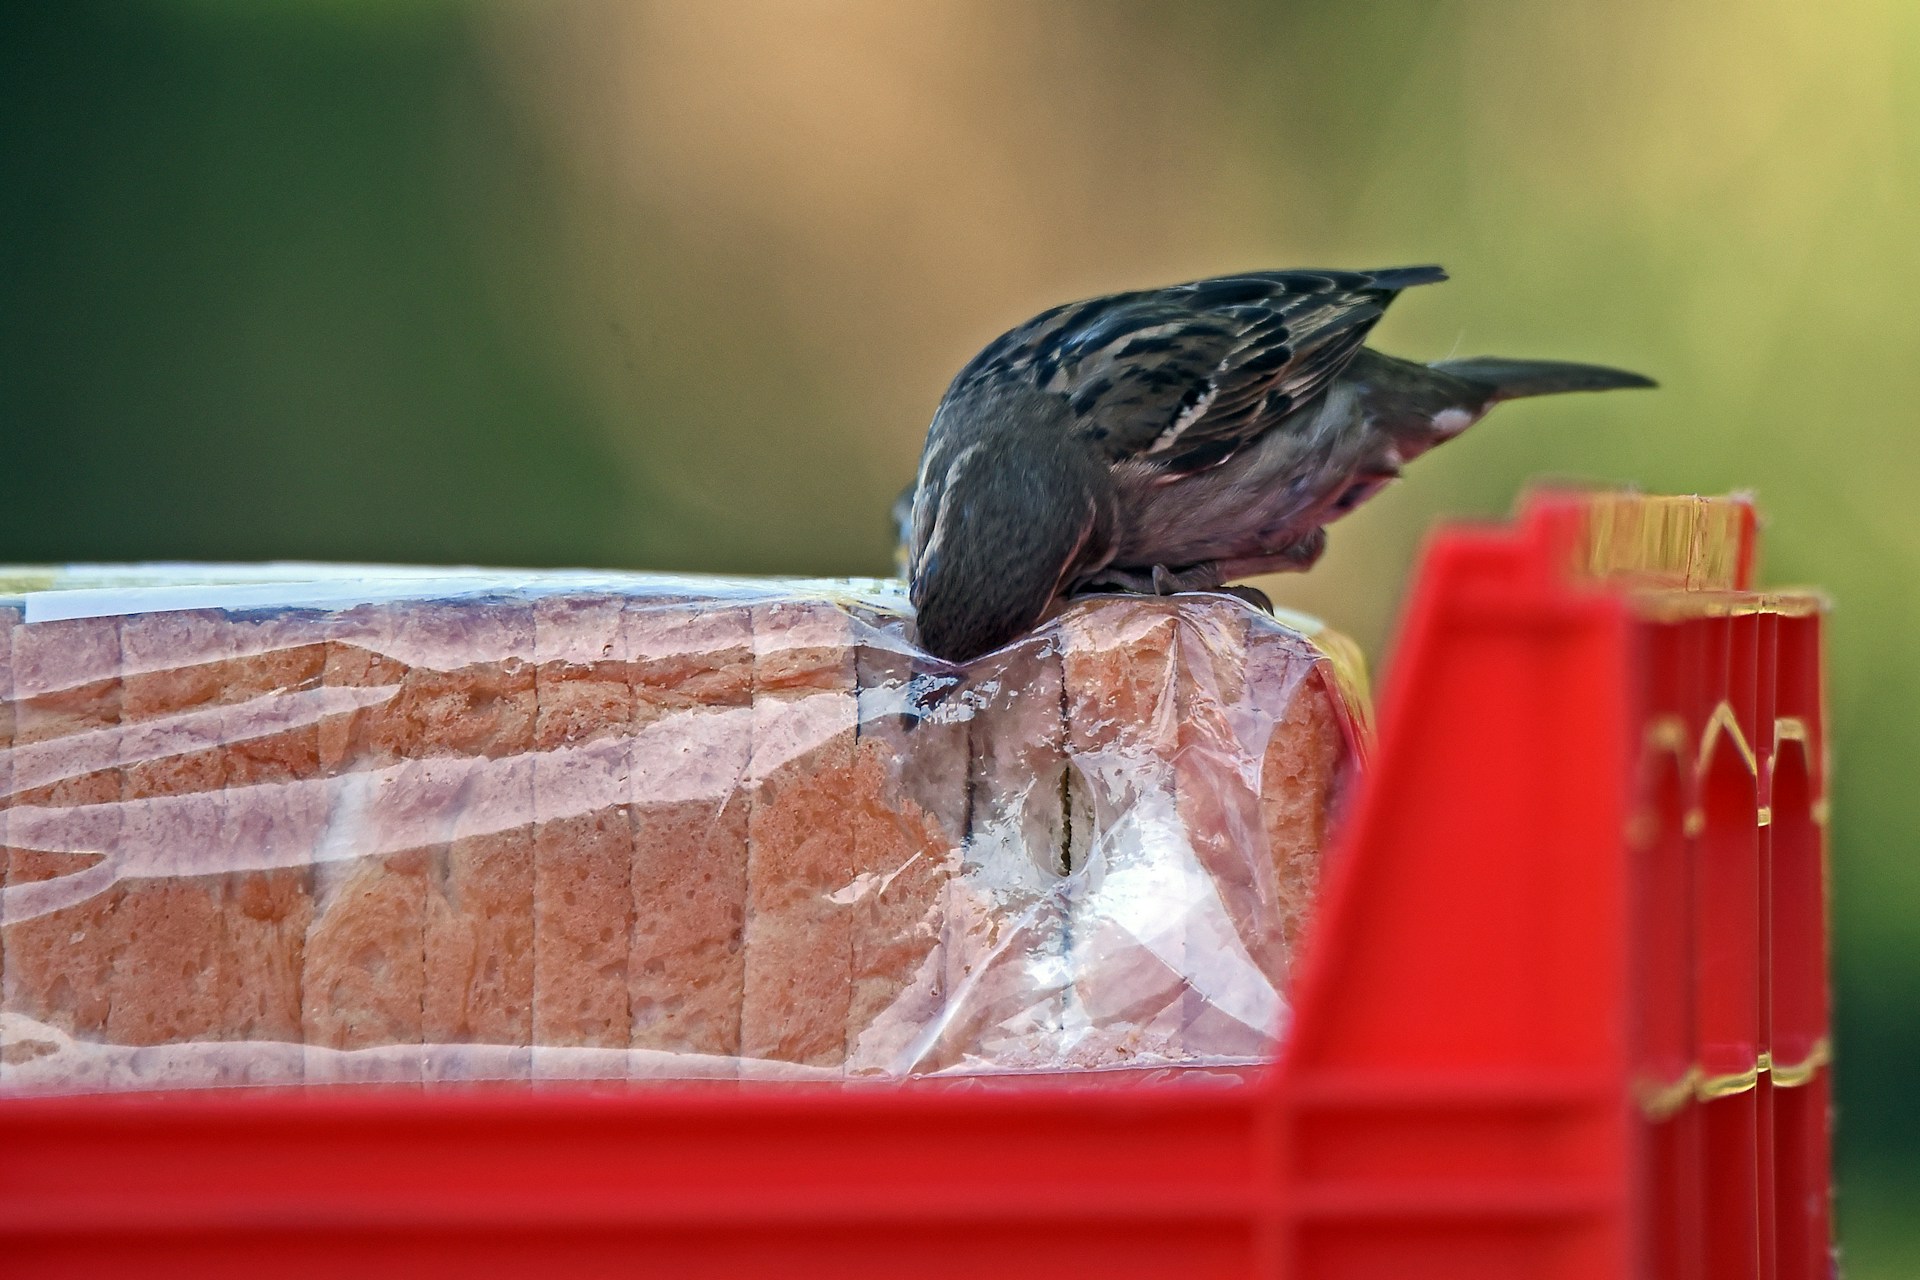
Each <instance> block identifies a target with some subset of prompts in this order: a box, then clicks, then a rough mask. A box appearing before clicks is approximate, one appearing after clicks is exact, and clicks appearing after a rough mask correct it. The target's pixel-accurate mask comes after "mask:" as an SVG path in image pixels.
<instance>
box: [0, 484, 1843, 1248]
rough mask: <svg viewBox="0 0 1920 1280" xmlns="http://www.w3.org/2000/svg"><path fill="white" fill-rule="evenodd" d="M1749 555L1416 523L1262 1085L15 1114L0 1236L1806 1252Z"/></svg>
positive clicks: (1766, 666) (1796, 1015)
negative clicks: (1360, 753) (1408, 571)
mask: <svg viewBox="0 0 1920 1280" xmlns="http://www.w3.org/2000/svg"><path fill="white" fill-rule="evenodd" d="M1754 543H1755V534H1754V517H1753V510H1752V507H1751V505H1750V504H1749V503H1748V502H1746V501H1745V500H1744V499H1718V500H1704V499H1658V498H1635V497H1625V496H1618V495H1598V496H1596V495H1572V494H1564V493H1552V494H1544V495H1539V496H1536V497H1535V498H1533V499H1532V500H1531V501H1530V502H1529V504H1528V505H1527V506H1526V507H1525V509H1524V510H1523V512H1522V515H1521V517H1520V519H1519V520H1518V521H1517V522H1516V523H1515V524H1514V525H1512V526H1509V527H1487V528H1470V529H1453V530H1448V531H1445V532H1443V533H1442V534H1440V535H1439V536H1437V537H1436V538H1435V539H1434V540H1433V542H1432V543H1431V545H1430V546H1429V548H1428V551H1427V553H1426V557H1425V560H1424V564H1423V567H1422V569H1421V571H1420V574H1419V577H1418V579H1417V581H1416V584H1415V589H1414V591H1413V594H1412V598H1411V602H1410V604H1409V606H1408V611H1407V615H1406V620H1405V624H1404V633H1403V636H1402V639H1401V643H1400V646H1399V650H1398V655H1399V656H1398V659H1397V662H1396V665H1395V668H1394V670H1393V672H1392V679H1391V681H1390V682H1389V684H1388V688H1387V696H1386V699H1385V702H1384V705H1383V707H1382V709H1381V714H1380V736H1379V740H1378V747H1377V750H1376V752H1375V755H1374V759H1373V767H1372V770H1371V774H1370V777H1369V779H1368V781H1367V783H1366V786H1365V788H1364V790H1363V792H1362V794H1361V795H1360V796H1359V798H1358V800H1357V803H1356V807H1355V809H1354V811H1353V813H1352V814H1351V815H1350V821H1349V823H1348V824H1347V827H1346V830H1345V833H1344V836H1343V839H1342V844H1341V847H1340V848H1338V849H1336V850H1335V851H1334V852H1333V854H1332V856H1331V858H1330V862H1329V872H1328V878H1327V882H1326V887H1325V891H1324V897H1323V899H1322V901H1321V903H1320V906H1319V909H1318V912H1317V914H1316V917H1315V919H1314V921H1313V924H1312V926H1311V929H1310V932H1309V935H1308V938H1307V942H1306V951H1305V956H1304V959H1303V962H1302V965H1301V969H1300V977H1299V982H1298V986H1297V990H1296V992H1295V996H1296V1017H1295V1020H1294V1023H1293V1025H1292V1027H1291V1028H1290V1031H1289V1038H1288V1041H1287V1045H1286V1048H1285V1050H1284V1056H1283V1059H1282V1061H1281V1062H1280V1063H1278V1064H1277V1065H1276V1066H1275V1067H1274V1068H1273V1069H1271V1070H1270V1071H1266V1072H1263V1073H1258V1074H1254V1075H1250V1076H1247V1077H1245V1078H1242V1079H1239V1080H1237V1081H1223V1079H1222V1078H1221V1076H1220V1075H1219V1074H1218V1073H1206V1074H1203V1075H1196V1076H1195V1077H1194V1078H1191V1079H1180V1078H1171V1079H1170V1078H1169V1077H1168V1075H1167V1074H1166V1073H1160V1074H1156V1075H1153V1076H1150V1077H1141V1078H1137V1079H1136V1078H1133V1077H1131V1076H1129V1075H1128V1074H1127V1073H1124V1072H1121V1073H1105V1074H1101V1075H1099V1076H1096V1077H1089V1078H1083V1079H1059V1080H1027V1081H1025V1082H1020V1083H1008V1082H1004V1081H1002V1082H994V1083H978V1084H972V1085H954V1084H951V1083H948V1084H944V1085H941V1086H930V1085H919V1086H895V1087H884V1088H883V1087H875V1088H845V1089H832V1090H827V1089H813V1088H796V1087H779V1086H772V1085H709V1086H704V1087H695V1086H685V1087H658V1088H649V1089H638V1090H631V1091H611V1090H609V1091H593V1090H586V1089H554V1090H550V1091H540V1090H534V1091H528V1090H515V1089H509V1088H495V1089H479V1090H475V1091H473V1092H471V1093H466V1094H427V1095H424V1096H423V1095H421V1094H420V1093H418V1092H414V1093H410V1094H396V1093H388V1092H382V1091H375V1090H357V1089H353V1088H350V1087H346V1088H338V1089H332V1090H309V1091H307V1092H299V1091H285V1092H271V1091H266V1092H257V1093H228V1094H204V1093H203V1094H193V1095H185V1094H181V1095H149V1096H121V1097H94V1098H66V1099H22V1098H17V1099H10V1100H4V1101H0V1265H4V1268H5V1270H6V1272H7V1273H8V1274H18V1275H32V1276H36V1277H55V1276H100V1275H115V1274H139V1275H143V1276H175V1275H179V1276H189V1275H191V1276H195V1277H219V1276H236V1277H238V1276H246V1277H249V1280H251V1277H253V1276H255V1275H257V1274H259V1269H260V1268H261V1267H263V1266H264V1267H268V1268H271V1272H272V1274H274V1275H276V1276H279V1277H298V1276H338V1275H341V1274H348V1273H350V1271H349V1269H351V1268H361V1269H363V1270H365V1271H371V1272H374V1273H377V1274H404V1275H409V1276H423V1277H431V1276H442V1275H445V1276H458V1277H461V1280H472V1278H473V1277H476V1276H486V1275H519V1274H525V1273H527V1272H528V1271H530V1270H532V1269H534V1268H540V1269H543V1270H544V1271H545V1272H546V1273H548V1274H569V1275H572V1274H578V1275H614V1274H619V1275H663V1276H676V1277H705V1276H738V1275H768V1276H771V1275H779V1276H787V1277H810V1276H821V1277H826V1276H832V1277H834V1278H835V1280H851V1278H854V1277H882V1276H885V1277H895V1276H900V1275H913V1276H915V1277H918V1278H921V1280H927V1278H931V1277H947V1276H953V1277H960V1276H995V1277H1006V1278H1009V1280H1012V1278H1017V1277H1043V1276H1044V1277H1047V1278H1048V1280H1057V1278H1058V1277H1060V1276H1063V1275H1069V1276H1070V1275H1100V1276H1103V1277H1119V1276H1182V1277H1194V1278H1196V1280H1198V1278H1202V1277H1253V1276H1262V1277H1273V1276H1282V1277H1295V1278H1299V1280H1309V1278H1310V1280H1360V1278H1362V1277H1381V1278H1385V1277H1394V1278H1396V1280H1399V1278H1404V1277H1412V1276H1418V1277H1423V1278H1426V1280H1447V1278H1451V1277H1460V1278H1465V1277H1473V1278H1474V1280H1486V1278H1487V1277H1502V1276H1516V1277H1517V1276H1528V1277H1552V1278H1553V1280H1587V1278H1591V1280H1599V1278H1601V1277H1627V1276H1651V1277H1660V1278H1662V1280H1666V1278H1672V1280H1717V1278H1718V1277H1723V1276H1727V1277H1731V1276H1742V1277H1746V1276H1761V1277H1768V1278H1770V1280H1812V1278H1813V1277H1816V1276H1825V1275H1828V1274H1829V1273H1830V1268H1831V1262H1830V1247H1829V1238H1830V1228H1829V1217H1828V1205H1829V1193H1828V1146H1829V1115H1828V1107H1829V1088H1828V1058H1829V1050H1828V1029H1827V1028H1828V1022H1827V1018H1828V1013H1827V977H1826V967H1827V960H1826V916H1825V911H1826V907H1825V893H1826V890H1825V885H1826V871H1825V858H1826V854H1825V824H1826V799H1825V797H1826V794H1827V792H1826V749H1825V748H1826V739H1825V721H1824V710H1823V704H1822V689H1821V678H1820V673H1821V650H1820V646H1821V633H1820V628H1821V607H1820V603H1819V601H1818V599H1817V598H1816V597H1813V596H1811V595H1805V594H1799V595H1791V594H1762V593H1759V592H1756V591H1754V590H1752V589H1751V585H1750V578H1751V574H1752V565H1753V558H1754ZM1176 1077H1177V1073H1176Z"/></svg>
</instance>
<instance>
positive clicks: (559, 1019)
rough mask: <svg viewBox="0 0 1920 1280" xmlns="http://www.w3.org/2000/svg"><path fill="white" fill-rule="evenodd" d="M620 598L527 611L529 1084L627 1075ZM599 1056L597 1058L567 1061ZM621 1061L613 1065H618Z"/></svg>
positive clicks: (628, 833) (628, 839)
mask: <svg viewBox="0 0 1920 1280" xmlns="http://www.w3.org/2000/svg"><path fill="white" fill-rule="evenodd" d="M623 613H624V602H623V601H622V599H621V598H620V597H619V596H614V595H590V596H585V597H553V598H550V599H545V600H542V601H540V602H539V603H538V604H537V605H536V607H535V612H534V656H535V662H536V664H537V676H536V688H537V691H538V711H537V714H536V717H535V722H534V737H533V746H534V749H535V752H536V755H535V756H534V758H533V807H534V827H533V865H534V897H533V1003H532V1007H533V1021H532V1026H531V1039H530V1040H529V1041H528V1043H529V1044H532V1045H534V1046H535V1048H534V1051H533V1059H532V1061H533V1070H534V1074H535V1075H537V1076H540V1077H542V1078H564V1077H566V1076H569V1075H576V1074H579V1075H594V1076H606V1075H624V1074H625V1051H626V1048H627V1038H628V1026H629V1023H630V1021H631V1016H630V999H629V995H628V991H627V950H628V939H629V936H630V934H631V933H632V929H633V889H632V871H631V863H632V857H633V854H632V849H633V820H632V814H631V807H630V804H629V801H628V779H629V777H630V775H631V772H632V768H633V761H632V751H631V746H630V742H629V732H630V726H631V723H632V720H633V689H632V681H631V676H630V672H629V664H628V663H627V661H626V660H625V656H624V655H623V654H622V653H621V652H620V643H621V626H622V615H623ZM580 1049H598V1050H603V1051H605V1052H604V1053H602V1054H600V1055H597V1056H595V1055H581V1054H578V1053H574V1052H571V1051H573V1050H580ZM616 1057H617V1059H618V1063H617V1065H616V1064H615V1061H614V1059H615V1058H616Z"/></svg>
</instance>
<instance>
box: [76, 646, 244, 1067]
mask: <svg viewBox="0 0 1920 1280" xmlns="http://www.w3.org/2000/svg"><path fill="white" fill-rule="evenodd" d="M228 639H229V637H228V635H227V628H226V625H225V619H224V618H223V617H222V616H221V615H220V614H219V613H218V612H215V611H205V610H191V611H179V612H166V613H144V614H131V615H128V616H126V617H124V618H122V619H121V620H120V658H121V670H120V731H119V740H120V759H121V761H122V767H121V775H120V776H121V801H122V802H121V804H120V806H119V808H120V813H121V823H120V830H119V832H118V842H117V845H118V847H117V850H116V852H117V854H118V855H119V857H120V858H121V860H122V867H123V876H122V878H121V879H120V881H119V886H118V900H117V902H116V904H115V917H116V919H115V933H116V936H117V944H118V945H117V947H116V951H115V956H114V965H113V976H112V981H111V986H110V988H109V990H110V1001H109V1007H108V1014H107V1022H106V1027H105V1029H104V1031H105V1035H104V1038H105V1040H106V1041H108V1042H109V1043H112V1044H116V1045H127V1046H152V1045H177V1044H182V1043H190V1042H194V1041H206V1040H220V1039H225V1038H227V1028H226V1026H225V1019H224V1009H223V1007H222V992H223V984H224V982H225V979H226V975H227V973H228V970H229V966H228V964H227V959H228V957H227V955H226V953H225V947H224V946H223V941H224V932H225V931H224V921H225V911H224V902H223V900H224V897H225V875H224V868H223V866H222V859H221V835H222V827H223V825H224V823H225V787H226V761H225V758H224V755H223V752H222V748H221V713H220V711H219V709H218V706H217V700H218V697H219V693H220V684H219V673H220V672H221V670H222V669H223V667H224V665H225V663H224V659H225V658H226V657H227V654H228ZM216 1082H217V1081H216Z"/></svg>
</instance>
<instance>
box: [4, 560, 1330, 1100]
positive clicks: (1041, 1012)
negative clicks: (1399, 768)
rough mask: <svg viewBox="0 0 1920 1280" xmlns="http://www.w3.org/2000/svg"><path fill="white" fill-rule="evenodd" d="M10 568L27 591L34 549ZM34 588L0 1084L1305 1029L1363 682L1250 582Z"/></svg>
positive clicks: (166, 1080) (610, 1073)
mask: <svg viewBox="0 0 1920 1280" xmlns="http://www.w3.org/2000/svg"><path fill="white" fill-rule="evenodd" d="M9 575H11V576H9ZM906 613H907V606H906V604H905V601H904V600H903V599H902V598H901V595H900V590H899V586H898V584H893V583H885V582H824V583H823V582H791V581H741V580H721V579H706V578H663V577H642V576H609V575H584V574H553V573H548V574H516V575H513V576H511V577H503V576H497V575H487V574H481V573H465V572H451V571H428V570H419V571H413V570H393V569H381V570H368V569H358V568H350V567H349V568H335V569H326V570H323V569H316V568H313V567H308V566H294V567H287V566H265V567H222V566H156V567H151V568H143V567H139V566H130V567H125V568H121V569H110V568H94V569H88V570H70V571H62V572H59V573H40V574H36V573H33V572H32V571H0V796H3V797H4V802H0V846H4V849H5V855H4V859H3V860H0V873H3V874H4V879H3V880H0V1090H3V1091H11V1092H45V1091H85V1090H106V1089H156V1088H178V1087H200V1086H221V1085H225V1086H258V1085H289V1084H308V1085H321V1084H342V1083H384V1084H405V1085H417V1086H423V1087H439V1086H448V1085H457V1084H461V1083H466V1082H476V1081H497V1080H509V1081H513V1080H518V1081H536V1082H537V1081H543V1080H570V1079H584V1080H626V1079H674V1078H723V1079H758V1078H768V1079H787V1078H793V1079H848V1078H865V1077H873V1078H880V1079H887V1078H901V1077H909V1076H937V1075H978V1074H989V1073H998V1072H1035V1071H1039V1072H1045V1071H1060V1070H1079V1069H1087V1068H1108V1067H1123V1066H1164V1065H1203V1064H1236V1063H1245V1062H1253V1061H1258V1060H1260V1059H1262V1058H1263V1057H1266V1056H1268V1055H1270V1054H1271V1053H1272V1051H1273V1047H1274V1045H1275V1043H1276V1037H1278V1036H1279V1035H1281V1034H1282V1033H1283V1031H1284V1027H1285V1023H1286V998H1285V992H1286V974H1287V968H1288V963H1289V959H1290V956H1291V954H1292V951H1293V948H1294V944H1295V941H1296V939H1297V937H1298V935H1299V932H1300V928H1301V925H1302V922H1303V920H1304V916H1305V913H1306V910H1307V907H1308V904H1309V902H1310V899H1311V895H1312V892H1313V888H1314V885H1315V883H1316V880H1317V875H1318V867H1319V858H1320V853H1321V849H1322V847H1323V846H1324V844H1325V836H1326V831H1327V827H1328V823H1329V821H1330V818H1331V815H1332V814H1333V812H1334V810H1335V808H1336V806H1337V804H1338V800H1339V796H1340V794H1341V792H1342V789H1343V787H1344V786H1345V785H1346V783H1347V781H1348V780H1349V778H1350V777H1351V775H1352V773H1353V771H1354V769H1355V767H1356V765H1357V762H1358V745H1359V741H1360V733H1361V731H1362V727H1363V722H1362V721H1361V720H1360V719H1359V718H1358V717H1359V715H1360V714H1361V711H1362V708H1363V705H1364V694H1363V693H1362V692H1359V691H1358V690H1357V687H1356V685H1355V684H1354V672H1355V669H1354V668H1353V667H1351V666H1350V665H1349V662H1348V661H1347V660H1345V651H1344V650H1343V649H1342V647H1341V646H1340V645H1339V644H1338V642H1337V641H1336V640H1335V639H1333V638H1330V637H1328V636H1325V635H1324V634H1314V633H1313V628H1312V626H1311V625H1310V624H1307V623H1305V622H1304V621H1302V620H1293V623H1292V624H1289V623H1288V622H1283V621H1276V620H1275V619H1273V618H1269V617H1267V616H1266V615H1264V614H1260V613H1257V612H1255V611H1253V610H1252V609H1250V608H1248V607H1247V606H1245V605H1244V604H1242V603H1241V602H1239V601H1238V600H1235V599H1233V598H1231V597H1227V596H1219V595H1195V596H1183V597H1179V598H1177V599H1168V600H1158V599H1141V598H1133V597H1105V598H1095V599H1091V600H1087V601H1082V602H1079V603H1076V604H1075V605H1073V606H1072V607H1071V608H1069V609H1067V610H1066V611H1064V612H1063V613H1062V614H1061V615H1060V616H1059V617H1057V618H1055V619H1053V620H1052V621H1050V622H1048V623H1047V624H1046V625H1045V626H1043V627H1042V628H1040V629H1039V630H1037V631H1036V632H1034V633H1033V634H1032V635H1030V636H1028V637H1026V638H1025V639H1023V640H1021V641H1020V642H1018V643H1017V644H1015V645H1013V646H1010V647H1009V648H1007V649H1005V650H1002V651H1000V652H997V653H995V654H992V655H989V656H988V657H986V658H984V659H982V660H980V661H978V662H976V663H974V664H972V665H971V666H970V667H967V668H964V669H959V668H954V667H951V666H948V665H946V664H943V663H940V662H938V661H936V660H933V659H931V658H929V657H927V656H926V655H925V654H924V653H921V652H920V651H918V650H917V649H916V648H915V647H914V646H913V645H912V644H911V643H910V641H909V639H908V638H907V637H908V636H909V635H910V628H909V626H908V624H907V623H906V622H905V621H904V620H903V619H904V616H905V615H906Z"/></svg>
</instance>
